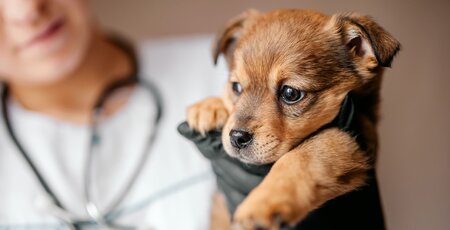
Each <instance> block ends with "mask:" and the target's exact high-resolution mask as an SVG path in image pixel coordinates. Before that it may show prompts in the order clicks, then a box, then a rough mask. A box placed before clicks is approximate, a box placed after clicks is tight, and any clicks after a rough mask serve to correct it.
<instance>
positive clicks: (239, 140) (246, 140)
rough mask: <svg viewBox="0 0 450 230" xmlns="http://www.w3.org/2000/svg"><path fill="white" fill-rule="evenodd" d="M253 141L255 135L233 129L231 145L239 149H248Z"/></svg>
mask: <svg viewBox="0 0 450 230" xmlns="http://www.w3.org/2000/svg"><path fill="white" fill-rule="evenodd" d="M252 140H253V134H251V133H249V132H246V131H243V130H235V129H232V130H231V131H230V142H231V145H232V146H233V147H235V148H237V149H243V148H246V147H247V146H248V145H250V143H251V142H252Z"/></svg>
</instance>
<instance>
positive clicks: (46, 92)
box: [8, 36, 134, 123]
mask: <svg viewBox="0 0 450 230" xmlns="http://www.w3.org/2000/svg"><path fill="white" fill-rule="evenodd" d="M132 68H133V63H132V60H131V59H130V57H129V56H128V55H127V54H126V53H125V52H124V51H123V50H121V49H120V48H118V47H117V46H115V45H114V44H113V43H112V42H111V41H109V40H108V39H106V38H105V37H102V36H97V37H96V38H94V41H93V44H92V46H91V48H90V50H89V51H88V53H87V54H86V57H85V58H84V60H83V61H82V63H81V64H80V66H79V68H77V69H76V70H75V71H73V72H72V73H71V74H70V75H69V76H65V77H64V78H62V80H60V81H58V82H55V83H52V84H46V85H26V84H14V83H10V84H8V86H9V87H10V90H11V96H12V97H13V98H14V99H15V100H17V101H18V102H19V103H20V105H21V106H23V107H24V108H25V109H28V110H31V111H35V112H39V113H43V114H46V115H48V116H51V117H53V118H55V119H58V120H63V121H67V122H73V123H88V122H89V121H90V116H91V111H92V108H93V106H94V104H95V103H96V101H97V99H98V98H99V97H100V94H101V93H102V91H103V90H104V89H105V87H106V86H108V85H109V84H111V83H112V82H115V81H118V80H120V79H123V78H126V77H129V75H130V74H131V73H132V72H133V71H134V70H133V69H132Z"/></svg>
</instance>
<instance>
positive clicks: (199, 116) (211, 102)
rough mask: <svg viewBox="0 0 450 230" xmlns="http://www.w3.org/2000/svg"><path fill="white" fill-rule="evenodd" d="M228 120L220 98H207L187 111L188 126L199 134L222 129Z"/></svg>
mask: <svg viewBox="0 0 450 230" xmlns="http://www.w3.org/2000/svg"><path fill="white" fill-rule="evenodd" d="M227 119H228V111H227V109H226V107H225V105H224V103H223V101H222V99H221V98H218V97H213V98H207V99H205V100H203V101H201V102H199V103H196V104H194V105H192V106H190V107H189V108H188V110H187V122H188V124H189V126H190V127H191V128H192V129H194V130H196V131H198V132H200V133H206V132H208V131H211V130H214V129H218V128H222V127H223V126H224V125H225V122H226V121H227Z"/></svg>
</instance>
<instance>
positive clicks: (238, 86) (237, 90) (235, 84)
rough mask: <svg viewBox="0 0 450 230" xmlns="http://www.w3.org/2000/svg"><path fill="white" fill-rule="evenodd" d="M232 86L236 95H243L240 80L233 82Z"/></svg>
mask: <svg viewBox="0 0 450 230" xmlns="http://www.w3.org/2000/svg"><path fill="white" fill-rule="evenodd" d="M231 88H232V89H233V92H234V93H235V94H236V95H238V96H239V95H241V93H242V86H241V84H239V82H232V83H231Z"/></svg>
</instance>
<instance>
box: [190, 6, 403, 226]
mask: <svg viewBox="0 0 450 230" xmlns="http://www.w3.org/2000/svg"><path fill="white" fill-rule="evenodd" d="M399 48H400V44H399V42H398V41H397V40H396V39H395V38H393V37H392V36H391V35H390V34H389V33H388V32H386V31H385V30H384V29H383V28H381V27H380V26H379V25H378V24H377V23H375V22H374V21H373V20H372V19H371V18H370V17H367V16H360V15H357V14H336V15H332V16H327V15H324V14H321V13H318V12H313V11H308V10H275V11H272V12H269V13H259V12H257V11H254V10H250V11H246V12H244V13H242V14H241V15H239V16H237V17H236V18H234V19H232V20H231V21H230V22H229V23H228V24H227V26H226V27H225V28H224V30H223V31H222V32H221V33H219V35H218V37H217V41H216V48H215V50H214V60H215V62H217V59H218V56H219V55H220V54H224V56H225V58H226V61H227V64H228V68H229V81H228V83H227V85H226V90H225V95H224V96H223V97H222V98H208V99H206V100H204V101H202V102H200V103H197V104H195V105H193V106H191V107H189V108H188V112H187V114H188V123H189V125H190V127H191V128H193V129H195V130H197V131H200V132H202V133H204V132H207V131H208V130H211V129H216V128H222V130H223V133H222V141H223V146H224V148H225V150H226V152H227V153H228V154H229V155H230V156H232V157H235V158H238V159H240V160H241V161H243V162H246V163H250V164H267V163H272V162H275V163H274V164H273V166H272V168H271V170H270V172H269V173H268V175H267V176H266V177H265V178H264V180H263V181H262V182H261V184H260V185H259V186H257V187H256V188H255V189H254V190H253V191H252V192H251V193H250V194H249V195H248V197H247V198H246V199H245V200H244V201H243V203H242V204H241V205H240V206H239V207H238V208H237V210H236V212H235V214H234V218H233V220H234V221H235V222H236V224H238V225H239V226H241V227H242V228H244V229H278V228H279V227H280V224H282V223H286V224H290V225H294V224H296V223H298V222H299V221H300V220H301V219H302V218H303V217H305V215H307V214H308V213H309V212H310V211H311V210H313V209H315V208H317V207H319V206H320V205H322V204H324V203H325V202H326V201H328V200H330V199H333V198H335V197H337V196H340V195H343V194H345V193H347V192H350V191H352V190H355V189H356V188H358V187H360V186H361V185H363V184H364V183H365V180H366V178H367V173H368V171H369V170H371V169H373V167H374V162H375V159H376V151H377V133H376V124H377V120H378V105H379V94H380V84H381V79H382V74H383V68H384V67H389V66H390V64H391V61H392V59H393V57H394V56H395V54H396V53H397V52H398V50H399ZM348 97H351V104H352V107H351V110H352V123H353V125H352V126H353V129H352V130H357V135H353V134H354V131H352V132H349V131H346V130H344V129H343V128H341V127H338V125H336V124H335V123H334V122H333V121H334V120H335V118H336V117H337V116H338V114H340V111H341V110H342V106H343V104H344V100H346V98H347V99H348Z"/></svg>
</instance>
